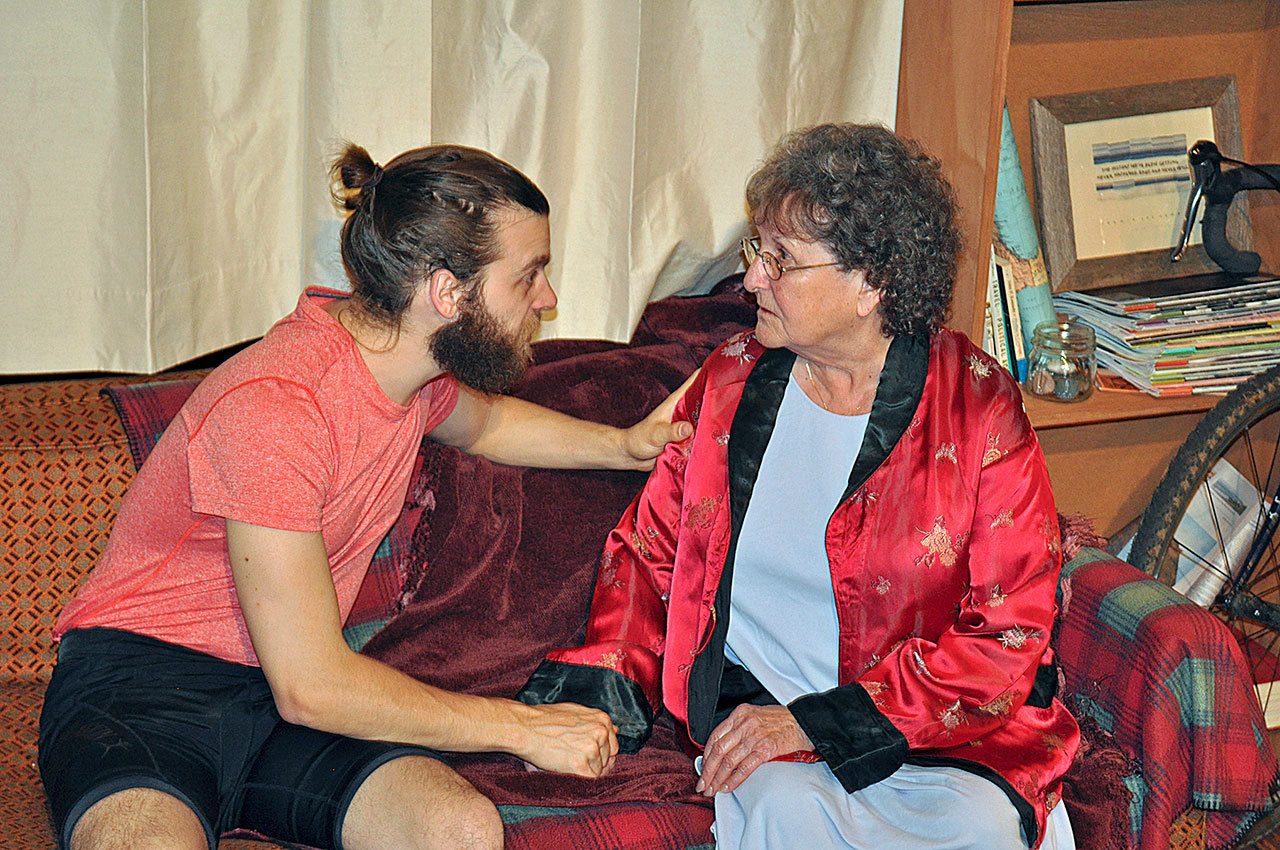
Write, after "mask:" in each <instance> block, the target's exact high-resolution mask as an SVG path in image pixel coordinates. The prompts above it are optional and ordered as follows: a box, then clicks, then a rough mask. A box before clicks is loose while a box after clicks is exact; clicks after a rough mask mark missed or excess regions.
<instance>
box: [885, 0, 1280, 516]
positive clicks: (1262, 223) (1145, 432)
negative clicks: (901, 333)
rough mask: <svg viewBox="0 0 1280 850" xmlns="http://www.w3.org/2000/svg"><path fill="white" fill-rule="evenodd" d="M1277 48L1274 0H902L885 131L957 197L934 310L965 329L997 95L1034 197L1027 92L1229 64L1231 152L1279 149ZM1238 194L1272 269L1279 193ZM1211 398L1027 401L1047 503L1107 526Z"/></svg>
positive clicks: (1137, 502)
mask: <svg viewBox="0 0 1280 850" xmlns="http://www.w3.org/2000/svg"><path fill="white" fill-rule="evenodd" d="M1277 56H1280V2H1276V0H1100V1H1099V0H1095V2H1074V1H1073V0H905V8H904V13H903V32H902V57H901V64H900V67H899V81H898V109H897V129H898V130H899V132H902V133H903V134H904V135H907V136H911V137H914V138H916V139H918V140H919V141H920V142H921V143H922V144H923V145H924V146H925V148H926V149H928V150H929V151H930V152H931V153H933V154H934V155H935V156H937V157H938V158H939V159H941V160H942V163H943V168H944V170H945V171H946V172H947V176H948V178H949V179H950V180H951V182H952V184H953V185H954V186H955V188H956V192H957V195H958V197H959V199H960V203H961V211H960V225H961V229H962V232H963V235H964V238H965V243H966V250H965V252H964V254H963V255H962V257H961V261H960V268H959V272H958V277H957V283H956V293H955V298H954V300H953V303H952V314H951V320H950V324H951V325H952V326H953V327H956V328H959V329H961V330H963V331H965V332H966V333H968V334H969V335H970V336H971V337H973V338H976V339H980V338H981V332H982V322H983V311H984V308H985V293H986V283H987V263H988V261H989V258H990V245H991V235H992V228H993V216H994V212H995V186H996V172H997V164H998V155H999V134H1000V122H1001V111H1002V108H1003V106H1004V104H1005V102H1006V100H1007V102H1008V105H1009V113H1010V118H1011V120H1012V122H1013V130H1014V137H1015V139H1016V141H1017V143H1018V150H1019V152H1020V154H1021V158H1022V166H1023V174H1024V177H1025V178H1026V180H1027V189H1028V194H1029V196H1030V197H1031V198H1032V201H1033V204H1034V203H1035V198H1036V192H1035V185H1034V172H1033V169H1032V159H1031V144H1030V143H1031V131H1030V125H1029V120H1028V101H1029V100H1030V98H1031V97H1037V96H1049V95H1055V94H1067V93H1072V92H1082V91H1097V90H1102V89H1109V88H1120V87H1124V86H1133V85H1144V84H1150V83H1158V82H1168V81H1171V80H1181V79H1193V78H1198V77H1210V76H1217V75H1220V74H1230V75H1233V76H1235V78H1236V85H1237V90H1238V95H1239V100H1240V129H1241V133H1242V136H1243V139H1244V147H1245V150H1244V157H1245V159H1247V160H1249V161H1252V162H1280V109H1278V108H1277V107H1276V106H1275V104H1276V102H1277V99H1278V98H1280V61H1276V59H1275V57H1277ZM1249 207H1250V215H1251V217H1252V223H1253V248H1254V250H1256V251H1258V252H1259V253H1261V254H1262V257H1263V268H1264V270H1273V271H1274V270H1277V269H1280V193H1262V192H1254V193H1251V194H1250V197H1249ZM1176 271H1177V270H1176V269H1175V270H1174V271H1173V273H1176ZM1217 399H1218V397H1217V396H1193V397H1189V398H1179V399H1156V398H1150V397H1148V396H1146V395H1142V394H1134V395H1132V396H1130V395H1126V394H1118V393H1103V392H1096V393H1094V395H1093V396H1092V397H1091V398H1089V399H1087V400H1085V401H1083V402H1079V403H1074V404H1055V403H1053V402H1048V401H1043V400H1040V399H1028V401H1027V410H1028V413H1029V414H1030V416H1031V420H1032V422H1033V424H1034V425H1035V426H1036V428H1037V429H1038V430H1039V431H1041V432H1042V433H1041V435H1040V436H1041V443H1042V445H1043V446H1044V448H1045V455H1046V457H1047V459H1048V461H1049V467H1050V474H1051V476H1052V477H1053V482H1054V490H1055V494H1056V495H1057V497H1058V501H1059V507H1060V508H1061V509H1063V510H1066V511H1072V512H1080V513H1085V514H1088V515H1090V516H1093V517H1095V518H1096V519H1097V520H1098V524H1099V530H1100V531H1101V532H1102V533H1104V534H1109V533H1111V532H1114V531H1115V530H1117V529H1118V528H1120V527H1121V526H1122V525H1124V524H1125V522H1127V521H1128V520H1129V519H1131V518H1132V516H1133V515H1134V514H1136V513H1138V512H1140V511H1141V510H1142V508H1143V507H1145V504H1146V502H1147V501H1148V500H1149V499H1150V494H1151V490H1152V489H1153V488H1154V486H1155V484H1156V483H1158V481H1159V477H1160V475H1162V474H1163V472H1164V469H1165V468H1166V467H1167V465H1168V463H1169V461H1170V459H1171V458H1172V455H1173V452H1174V451H1176V449H1177V447H1178V445H1179V444H1180V443H1181V442H1182V440H1183V439H1184V438H1185V437H1186V434H1187V433H1189V432H1190V430H1191V428H1193V427H1194V426H1195V424H1196V422H1198V421H1199V419H1200V417H1201V416H1202V415H1203V413H1204V411H1205V410H1208V409H1209V408H1210V407H1212V406H1213V405H1214V404H1215V403H1216V402H1217ZM1125 514H1128V515H1127V516H1125Z"/></svg>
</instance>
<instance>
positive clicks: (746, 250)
mask: <svg viewBox="0 0 1280 850" xmlns="http://www.w3.org/2000/svg"><path fill="white" fill-rule="evenodd" d="M756 257H759V258H760V265H761V266H762V267H764V273H765V276H766V277H768V278H769V280H778V279H779V278H781V277H782V276H783V275H784V274H786V273H787V272H798V271H802V270H803V269H824V268H826V267H827V266H838V265H840V264H839V263H813V264H812V265H808V266H783V265H782V261H781V260H779V259H778V258H777V257H775V256H774V255H773V254H771V253H769V252H768V251H761V250H760V240H759V239H757V238H755V237H752V236H748V237H746V238H744V239H743V240H742V258H743V259H744V260H746V261H747V268H751V266H752V265H754V264H755V261H756Z"/></svg>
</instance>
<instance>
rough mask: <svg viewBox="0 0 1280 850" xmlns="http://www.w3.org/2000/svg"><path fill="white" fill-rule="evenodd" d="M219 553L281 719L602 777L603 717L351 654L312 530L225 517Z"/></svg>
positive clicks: (611, 735) (612, 744)
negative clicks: (420, 675) (458, 688)
mask: <svg viewBox="0 0 1280 850" xmlns="http://www.w3.org/2000/svg"><path fill="white" fill-rule="evenodd" d="M227 550H228V554H229V555H230V558H231V568H232V574H233V575H234V578H235V584H236V592H237V595H238V597H239V600H240V606H241V608H242V610H243V612H244V617H245V622H246V623H247V625H248V627H249V635H250V638H251V639H252V641H253V647H254V650H255V651H256V652H257V654H258V660H259V662H260V663H261V664H262V669H263V672H264V673H265V674H266V677H267V682H268V683H269V684H270V686H271V691H272V694H273V695H274V697H275V701H276V707H277V709H278V710H279V712H280V715H281V716H282V717H283V718H284V719H285V720H288V721H289V722H291V723H295V724H298V725H301V726H308V727H310V728H313V729H319V730H321V731H325V732H334V733H338V734H341V735H347V736H350V737H353V738H362V739H366V740H379V741H395V742H400V743H407V744H418V745H421V746H426V747H432V748H434V749H440V750H448V751H454V752H488V751H495V752H508V753H511V754H513V755H516V756H519V757H520V758H523V759H525V760H526V761H528V762H530V763H532V764H534V765H536V766H538V767H541V768H544V769H546V770H553V771H557V772H562V773H573V774H577V775H580V776H589V777H590V776H599V775H600V774H601V773H603V772H604V771H605V770H607V769H608V767H609V766H610V765H611V764H612V762H613V758H614V756H615V755H616V753H617V749H618V744H617V737H616V730H615V729H614V727H613V724H612V722H611V721H610V720H609V717H608V715H607V714H605V713H604V712H601V711H596V710H594V709H588V708H584V707H582V706H579V705H573V704H558V705H548V706H526V705H523V704H522V703H518V702H515V701H514V700H506V699H497V698H488V697H477V696H470V695H466V694H456V693H450V692H448V691H444V690H441V689H439V688H434V687H432V686H430V685H426V684H424V683H422V682H419V681H417V680H416V679H413V678H412V677H410V676H407V675H405V674H403V673H401V672H399V671H398V670H395V669H394V668H392V667H389V666H387V665H385V664H383V663H381V662H379V661H375V660H374V659H372V658H368V657H366V656H363V655H360V654H358V653H355V652H352V651H351V649H350V647H348V646H347V644H346V643H345V641H344V640H343V639H342V624H341V622H340V621H339V614H338V601H337V595H336V593H335V590H334V586H333V580H332V577H331V575H330V571H329V560H328V556H327V554H326V553H325V548H324V541H323V539H322V537H321V535H320V534H319V533H308V532H296V531H280V530H276V529H269V528H262V527H259V526H254V525H248V524H245V523H240V522H236V521H234V520H228V521H227Z"/></svg>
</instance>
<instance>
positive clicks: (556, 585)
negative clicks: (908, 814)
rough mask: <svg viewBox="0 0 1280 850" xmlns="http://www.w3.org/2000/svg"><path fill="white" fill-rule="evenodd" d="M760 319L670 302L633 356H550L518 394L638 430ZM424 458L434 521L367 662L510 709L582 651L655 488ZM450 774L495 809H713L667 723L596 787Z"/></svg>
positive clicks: (436, 452) (581, 350)
mask: <svg viewBox="0 0 1280 850" xmlns="http://www.w3.org/2000/svg"><path fill="white" fill-rule="evenodd" d="M751 315H752V311H751V309H750V308H749V307H748V306H747V305H746V304H745V303H744V302H743V301H742V300H741V299H740V298H739V297H738V296H737V295H736V294H733V293H728V294H724V295H718V296H711V297H706V298H696V299H681V300H669V301H667V302H661V303H659V304H656V305H653V307H651V308H650V310H649V312H648V313H646V317H645V321H644V323H642V325H641V326H640V328H639V329H638V330H637V332H636V335H635V337H634V340H633V342H632V344H631V345H630V346H628V347H622V346H616V345H609V344H602V343H581V342H556V343H543V344H541V345H539V346H538V357H539V363H538V364H537V365H536V366H535V367H534V368H533V369H531V370H530V373H529V375H528V377H527V378H526V380H525V381H524V383H523V384H522V386H521V388H520V390H519V391H518V393H517V394H518V395H520V396H522V397H525V398H530V399H534V400H536V401H538V402H539V403H541V404H546V405H548V406H551V407H554V408H556V409H559V410H562V411H564V412H567V413H572V414H575V415H579V416H583V417H586V418H589V419H594V420H597V421H603V422H608V423H610V424H615V425H625V424H630V423H632V422H634V421H636V420H638V419H640V418H642V417H643V416H644V415H645V414H646V413H647V412H648V411H649V410H650V409H651V408H652V407H653V406H654V405H655V404H657V403H658V402H659V401H661V400H662V399H663V398H665V397H666V395H667V393H669V392H670V391H671V390H672V389H674V388H675V387H677V386H678V385H679V384H680V382H681V381H683V380H684V378H685V377H686V376H687V374H688V373H689V372H691V371H693V369H695V368H696V367H697V366H698V365H699V364H701V362H702V360H703V359H704V358H705V357H706V355H707V354H708V353H709V352H710V350H711V348H712V347H714V345H715V344H716V343H718V342H720V341H721V340H723V339H724V338H725V337H727V336H729V335H731V334H732V333H733V332H735V331H737V330H739V329H740V328H741V327H742V326H743V325H745V324H746V323H747V322H748V321H750V318H751ZM691 329H697V330H696V332H694V331H693V330H691ZM423 451H424V454H425V456H426V460H425V463H424V467H423V471H422V478H421V480H420V482H419V486H418V487H417V488H415V489H416V491H417V493H418V494H419V501H420V502H421V503H423V504H425V505H427V506H428V507H427V510H426V512H425V513H424V521H423V522H422V523H421V524H420V525H419V526H418V531H417V533H416V535H415V539H414V543H413V550H412V556H411V558H410V562H409V569H410V579H409V585H408V587H409V591H408V593H407V598H406V599H405V606H404V611H403V613H402V614H400V615H399V616H397V617H396V618H394V619H393V620H392V621H391V622H390V623H389V624H388V625H387V627H386V628H385V629H383V631H381V632H380V633H378V634H377V635H375V636H374V637H373V638H372V639H371V640H370V641H369V643H368V644H367V645H366V647H365V649H364V651H365V652H366V653H367V654H369V655H371V656H373V657H374V658H378V659H381V660H382V661H385V662H387V663H388V664H391V665H392V666H394V667H397V668H399V669H401V670H404V671H406V672H409V673H411V674H412V675H414V676H416V677H417V678H419V679H421V680H422V681H425V682H429V683H430V684H433V685H437V686H439V687H442V688H446V689H449V690H452V691H462V692H466V693H475V694H485V695H500V696H512V695H514V694H515V693H516V692H517V691H518V690H519V689H520V687H521V686H522V685H523V684H524V683H525V680H526V679H527V678H528V677H529V674H530V673H532V672H533V669H534V668H535V667H537V665H538V663H539V662H540V661H541V660H542V658H543V656H544V655H545V654H546V652H547V651H548V650H549V649H551V648H552V647H555V646H563V645H566V644H573V643H576V642H580V641H581V640H582V636H583V635H582V628H583V625H584V623H585V621H586V613H587V608H588V606H589V604H590V600H591V592H592V589H593V588H594V586H595V571H596V563H597V561H598V560H599V557H600V552H601V548H602V545H603V542H604V538H605V536H606V535H607V534H608V532H609V531H610V530H611V529H612V528H613V526H614V524H615V523H616V522H617V519H618V517H619V516H621V514H622V512H623V510H624V509H625V508H626V506H627V503H628V502H629V501H630V500H631V498H632V497H633V496H634V495H635V493H636V491H638V490H639V488H640V487H641V485H643V483H644V480H645V476H644V475H643V474H640V473H606V472H580V471H555V470H537V469H520V468H514V467H507V466H501V465H499V464H494V463H490V462H488V461H485V460H483V459H480V458H476V457H471V456H468V455H465V454H463V453H461V452H458V451H457V450H455V449H450V448H447V447H444V446H440V445H438V444H435V443H432V442H431V441H427V443H426V444H425V445H424V448H423ZM415 571H416V574H415ZM681 734H683V733H681ZM450 763H451V764H453V765H454V766H455V767H457V768H458V770H459V772H460V773H462V775H463V776H465V777H466V778H467V779H468V780H470V781H471V782H472V783H473V784H475V785H476V787H477V788H479V790H480V791H481V792H482V793H484V794H486V795H488V796H489V797H490V798H491V799H493V800H494V802H496V803H498V804H521V805H538V806H576V805H581V804H587V803H593V802H594V803H601V802H608V801H624V800H627V801H655V802H656V801H664V802H678V801H687V802H691V803H698V804H706V802H707V801H706V800H705V799H704V798H702V797H700V796H698V795H696V794H695V793H694V791H693V784H694V774H693V767H692V763H691V761H690V758H689V756H688V755H687V754H686V752H685V751H684V750H683V749H682V744H681V743H680V742H679V741H678V740H677V734H676V732H675V731H674V728H673V726H672V725H671V724H670V722H669V721H665V720H664V721H662V722H660V723H659V724H658V725H657V728H655V730H654V734H653V737H652V738H651V739H650V741H649V744H648V745H647V746H646V747H645V748H644V750H643V751H641V752H640V753H639V754H637V755H634V756H624V757H621V758H619V760H618V762H617V763H616V764H615V767H614V769H613V770H612V771H610V772H609V774H608V775H606V776H605V777H603V778H601V779H599V780H595V781H588V780H582V779H575V778H572V777H568V776H561V775H557V774H549V773H541V772H532V773H531V772H527V771H526V770H525V769H524V767H523V765H522V764H521V763H520V762H519V760H517V759H515V758H512V757H507V756H494V755H491V756H470V757H467V756H457V757H451V758H450Z"/></svg>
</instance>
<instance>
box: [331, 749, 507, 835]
mask: <svg viewBox="0 0 1280 850" xmlns="http://www.w3.org/2000/svg"><path fill="white" fill-rule="evenodd" d="M388 812H395V813H396V816H395V817H393V818H388V817H387V813H388ZM342 835H343V844H344V846H346V847H349V848H352V850H364V848H375V847H384V846H394V847H404V848H413V850H419V848H442V847H448V848H467V850H471V848H475V850H481V849H482V848H485V849H486V850H487V848H500V847H502V843H503V827H502V819H501V817H499V815H498V810H497V808H496V807H495V806H494V805H493V803H492V802H490V801H489V799H488V798H487V797H485V796H484V795H483V794H481V793H480V792H479V791H477V790H476V789H475V788H473V787H472V786H471V783H469V782H467V781H466V780H465V779H463V778H462V777H461V776H459V775H458V774H457V773H455V772H454V771H453V770H452V769H451V768H449V767H448V766H447V765H445V764H443V763H442V762H439V761H436V760H435V759H431V758H420V757H409V758H401V759H396V760H395V761H391V762H388V763H387V764H385V765H383V766H382V767H380V768H378V770H376V771H374V772H373V774H372V775H371V776H370V777H369V779H367V780H366V781H365V784H364V785H362V786H361V788H360V790H359V791H358V792H356V795H355V798H354V799H353V800H352V803H351V807H350V808H349V809H348V813H347V818H346V822H345V824H344V825H343V828H342Z"/></svg>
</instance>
